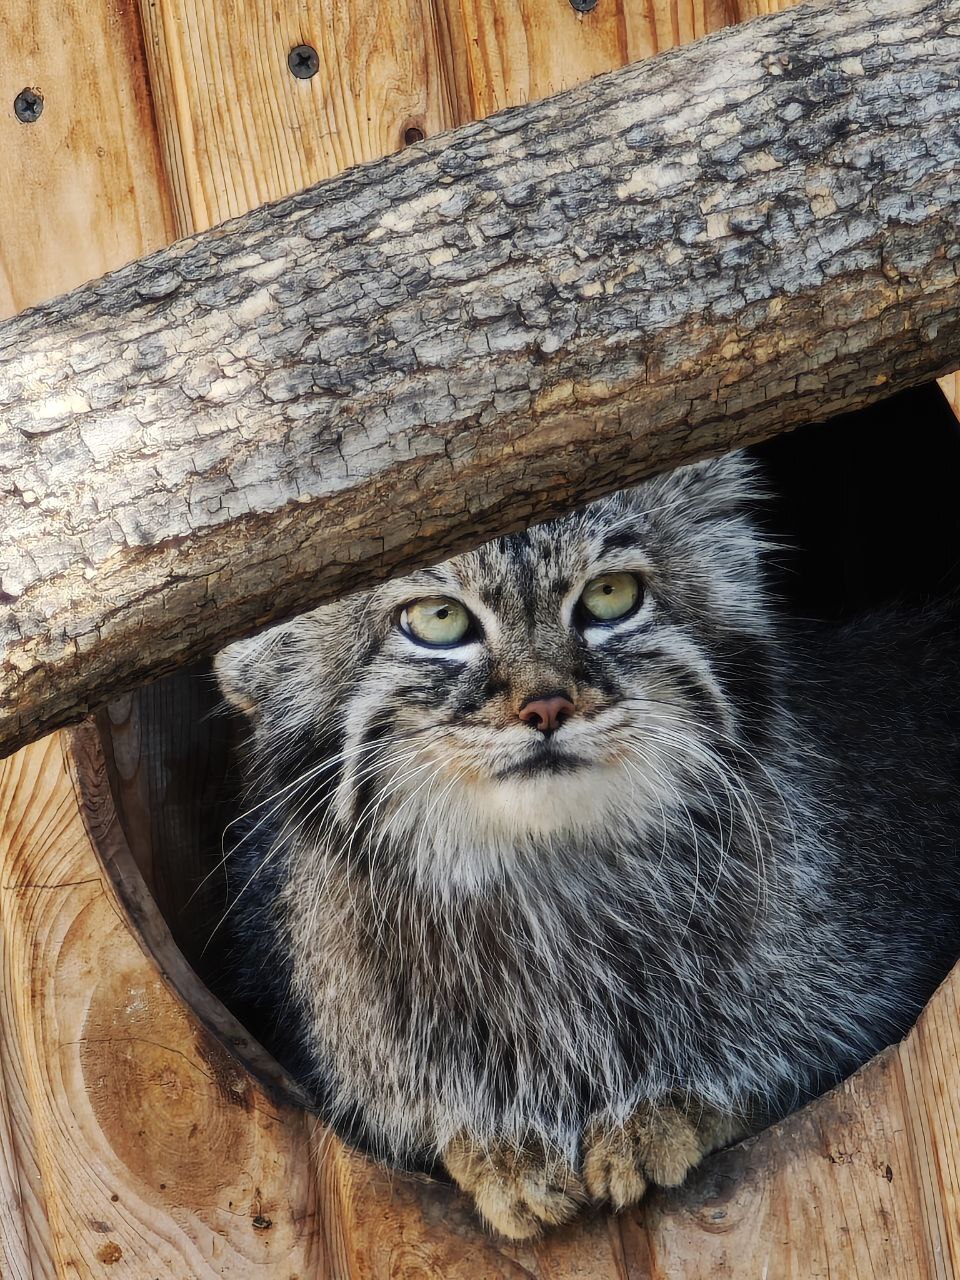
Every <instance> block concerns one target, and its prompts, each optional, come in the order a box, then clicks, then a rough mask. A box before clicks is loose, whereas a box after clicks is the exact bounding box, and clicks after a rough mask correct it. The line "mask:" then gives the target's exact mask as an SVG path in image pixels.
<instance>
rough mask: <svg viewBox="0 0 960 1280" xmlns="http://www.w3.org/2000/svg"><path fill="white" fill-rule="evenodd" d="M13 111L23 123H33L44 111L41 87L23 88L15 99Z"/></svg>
mask: <svg viewBox="0 0 960 1280" xmlns="http://www.w3.org/2000/svg"><path fill="white" fill-rule="evenodd" d="M13 111H14V114H15V115H16V117H17V119H18V120H19V121H20V122H21V124H33V122H34V121H35V120H39V119H40V115H41V113H42V111H43V94H42V93H41V92H40V91H39V89H21V90H20V92H19V93H18V94H17V96H16V97H15V98H14V100H13Z"/></svg>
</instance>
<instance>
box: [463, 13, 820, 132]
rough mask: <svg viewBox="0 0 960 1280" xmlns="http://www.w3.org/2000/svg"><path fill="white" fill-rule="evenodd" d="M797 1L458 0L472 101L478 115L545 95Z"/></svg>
mask: <svg viewBox="0 0 960 1280" xmlns="http://www.w3.org/2000/svg"><path fill="white" fill-rule="evenodd" d="M795 3H796V0H646V2H645V3H635V2H634V0H600V2H599V3H598V4H596V6H595V7H594V8H593V9H591V10H590V11H589V12H588V13H580V12H578V11H577V10H576V9H575V8H574V7H573V5H572V4H570V3H568V0H563V2H562V3H556V4H543V3H542V2H541V0H516V3H514V4H503V3H501V2H500V0H460V3H459V11H460V15H461V19H462V22H463V30H464V36H465V42H464V43H465V47H466V54H467V66H468V70H469V80H468V84H469V92H470V107H471V111H472V114H473V115H474V116H476V117H480V116H486V115H490V113H491V112H493V111H499V110H501V109H502V108H504V107H512V106H516V105H517V104H518V103H522V102H531V101H534V100H535V99H537V98H545V97H547V96H548V95H549V94H553V93H560V92H561V91H563V90H564V89H570V88H572V87H573V86H574V85H578V84H582V83H583V82H584V81H585V80H589V79H590V77H591V76H596V75H600V74H601V73H602V72H604V71H612V70H613V69H614V68H615V67H621V66H624V65H625V64H626V63H628V62H635V61H637V60H638V59H640V58H649V57H652V56H653V55H654V54H657V53H662V52H663V50H665V49H670V48H672V47H673V46H674V45H679V44H687V43H689V42H690V41H691V40H698V39H699V38H700V37H701V36H705V35H707V34H709V33H710V32H711V31H718V30H720V29H721V28H722V27H727V26H730V25H732V24H733V23H736V22H743V21H745V20H746V19H748V18H755V17H759V16H761V15H763V14H769V13H778V12H780V11H781V10H783V9H788V8H790V7H791V6H792V5H793V4H795Z"/></svg>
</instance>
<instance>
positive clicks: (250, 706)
mask: <svg viewBox="0 0 960 1280" xmlns="http://www.w3.org/2000/svg"><path fill="white" fill-rule="evenodd" d="M268 644H269V640H268V637H267V636H265V635H259V636H251V637H250V639H248V640H237V641H235V642H234V643H233V644H230V645H227V647H226V649H221V650H220V652H219V653H218V654H217V656H216V657H215V658H214V660H213V670H214V674H215V675H216V677H217V683H218V684H219V685H220V692H221V693H222V694H223V697H224V700H225V701H226V702H227V703H228V704H229V705H230V706H231V707H232V708H233V709H234V711H239V712H242V714H243V715H245V716H249V717H250V718H251V719H253V720H255V719H257V716H258V710H259V706H260V701H261V698H262V697H263V695H264V693H265V692H266V680H265V675H266V670H265V668H266V665H267V664H266V663H265V661H264V659H265V657H266V651H267V646H268Z"/></svg>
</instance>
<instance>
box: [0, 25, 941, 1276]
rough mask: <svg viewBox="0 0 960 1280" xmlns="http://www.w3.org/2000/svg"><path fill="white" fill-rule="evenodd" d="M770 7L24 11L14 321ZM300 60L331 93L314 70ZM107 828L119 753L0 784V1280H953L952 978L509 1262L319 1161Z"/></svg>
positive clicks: (5, 137)
mask: <svg viewBox="0 0 960 1280" xmlns="http://www.w3.org/2000/svg"><path fill="white" fill-rule="evenodd" d="M771 7H772V8H779V7H784V6H783V5H781V4H779V3H777V2H776V0H774V2H773V3H772V4H767V3H764V0H741V2H738V0H598V3H597V5H596V7H595V8H594V9H593V10H592V12H590V13H587V14H583V15H581V14H578V13H577V12H575V11H574V9H573V8H572V6H571V5H570V3H569V0H381V3H379V4H371V3H369V0H324V3H322V4H321V3H320V2H319V0H222V3H219V2H218V3H217V4H215V5H214V4H210V3H209V2H208V0H140V4H139V5H137V4H135V3H134V0H82V2H81V0H58V3H57V4H56V5H53V4H49V3H48V4H40V5H37V4H36V3H34V2H33V0H4V5H3V8H2V11H0V157H2V164H0V314H8V313H10V312H12V311H14V310H18V309H21V308H23V307H26V306H28V305H29V304H31V303H32V302H36V301H39V300H41V299H43V298H46V297H49V296H52V295H54V294H56V293H58V292H61V291H63V290H65V289H67V288H70V287H71V286H72V285H74V284H76V283H78V282H79V281H81V280H82V279H85V278H89V277H93V276H97V275H99V274H101V273H103V272H104V271H106V270H109V269H110V268H112V267H115V266H117V265H119V264H120V263H122V262H124V261H127V260H128V259H131V258H134V257H137V256H139V255H140V254H142V253H145V252H147V251H148V250H149V249H151V248H154V247H155V246H157V245H159V244H161V243H164V242H165V241H167V240H169V239H171V238H172V237H173V236H174V235H175V234H183V233H186V232H188V231H191V230H195V229H201V228H204V227H207V226H209V225H211V224H212V223H215V222H217V221H220V220H222V219H224V218H226V217H229V216H231V215H234V214H238V213H241V212H243V211H244V210H246V209H248V208H250V207H251V206H253V205H255V204H257V203H260V202H262V201H264V200H268V199H273V198H276V197H279V196H281V195H284V194H286V193H287V192H289V191H292V190H294V189H296V188H299V187H301V186H303V185H306V184H308V183H310V182H313V181H316V180H318V179H320V178H323V177H325V176H328V175H329V174H331V173H334V172H337V171H338V170H340V169H342V168H344V167H345V166H347V165H350V164H353V163H356V162H358V161H362V160H366V159H371V158H374V157H376V156H379V155H381V154H383V153H384V152H387V151H390V150H392V149H394V148H396V147H399V146H402V145H405V142H406V141H407V139H410V138H415V137H416V136H417V131H419V132H420V133H422V134H432V133H434V132H436V131H437V130H440V129H443V128H446V127H449V126H453V125H456V124H458V123H461V122H463V121H465V120H468V119H470V118H473V117H475V116H477V115H480V114H484V113H486V112H488V111H491V110H495V109H497V108H499V107H502V106H506V105H509V104H510V103H513V102H517V101H522V100H524V99H526V98H530V97H536V96H541V95H543V94H545V93H549V92H553V91H555V90H558V89H560V88H563V87H565V86H567V85H569V84H572V83H574V82H576V81H578V80H581V79H584V78H586V77H588V76H590V75H593V74H596V73H598V72H600V71H603V70H605V69H607V68H609V67H612V66H615V65H619V64H620V63H622V62H623V61H626V60H629V59H633V58H638V57H642V56H645V55H647V54H651V53H654V52H656V51H657V50H659V49H661V48H664V47H667V46H668V45H670V44H674V43H677V42H679V41H683V40H687V39H692V38H694V37H696V36H698V35H700V34H702V33H704V32H705V31H708V30H711V29H714V28H716V27H718V26H721V25H723V24H724V23H727V22H731V21H736V20H740V19H743V18H748V17H752V16H754V15H755V14H757V13H759V12H766V11H768V9H769V8H771ZM301 43H305V44H309V45H311V46H312V47H313V48H314V49H315V50H316V51H317V55H318V62H319V66H318V71H317V74H316V75H315V76H313V77H312V78H309V79H297V78H295V77H294V76H293V75H292V74H291V73H290V72H289V70H288V68H287V62H286V59H287V54H288V51H289V50H290V49H291V48H292V47H293V46H295V45H298V44H301ZM25 87H31V88H36V89H38V90H39V91H40V92H41V93H42V96H43V100H44V110H43V113H42V115H41V117H40V118H39V119H38V120H37V121H36V122H35V123H33V124H23V123H21V122H20V121H19V120H17V118H16V116H15V115H14V113H13V111H12V109H11V108H12V103H13V101H14V98H15V96H16V94H17V93H18V92H19V91H20V90H21V89H23V88H25ZM83 768H86V771H87V787H86V795H87V801H86V809H85V812H84V811H82V806H81V801H80V799H79V793H78V790H77V784H76V776H77V771H78V769H83ZM91 778H93V780H94V785H93V794H94V795H97V794H99V797H100V799H99V801H97V802H91V801H90V794H91V789H90V779H91ZM97 787H99V788H100V791H99V793H98V792H97ZM91 830H92V831H94V832H95V833H96V834H97V835H98V838H101V839H107V838H108V837H109V838H110V839H116V838H118V836H117V830H116V825H115V818H113V817H112V809H111V806H110V801H109V795H108V794H107V791H106V787H105V780H104V776H103V773H102V768H101V766H100V764H99V762H97V761H95V760H94V761H91V760H87V761H86V764H84V761H83V759H82V758H78V756H77V752H76V750H72V749H68V744H67V739H66V738H64V737H55V738H51V739H48V740H46V741H45V742H41V743H37V744H35V745H34V746H32V747H30V748H28V749H26V750H25V751H23V752H21V753H20V754H19V755H18V756H16V757H14V758H13V759H11V760H9V761H7V762H5V763H4V764H3V765H2V767H0V935H2V942H0V1088H2V1091H0V1198H2V1206H0V1207H2V1213H0V1276H2V1278H3V1280H7V1278H8V1277H9V1278H10V1280H28V1278H29V1280H35V1278H37V1277H42V1278H43V1280H47V1278H51V1280H52V1278H53V1277H68V1276H69V1277H93V1276H97V1277H102V1276H104V1275H109V1276H112V1277H113V1276H115V1277H118V1280H119V1278H129V1280H153V1278H157V1280H159V1278H160V1277H163V1278H164V1280H166V1278H168V1277H169V1278H170V1280H174V1278H177V1280H184V1278H185V1277H190V1278H191V1280H192V1278H193V1277H203V1278H207V1277H210V1278H212V1277H220V1276H226V1277H238V1278H239V1277H244V1278H246V1277H251V1278H252V1280H257V1278H260V1277H262V1278H263V1280H268V1278H269V1280H273V1278H276V1280H308V1277H309V1278H310V1280H313V1278H314V1277H318V1278H325V1277H336V1278H337V1280H340V1278H341V1277H350V1278H351V1280H366V1278H367V1277H371V1278H372V1277H377V1278H378V1280H379V1278H380V1277H384V1278H386V1277H405V1276H417V1277H422V1278H423V1280H432V1278H433V1277H436V1278H437V1280H439V1278H440V1277H443V1278H445V1280H446V1278H458V1277H462V1278H463V1280H468V1278H469V1280H484V1278H485V1277H491V1278H493V1277H503V1278H506V1277H510V1278H511V1280H513V1278H516V1277H521V1276H525V1277H543V1278H544V1280H546V1278H547V1277H550V1278H551V1280H565V1278H566V1277H570V1278H572V1277H574V1276H579V1277H584V1278H587V1277H589V1280H606V1278H607V1277H609V1278H610V1280H613V1278H614V1277H616V1278H617V1280H641V1277H642V1278H644V1280H647V1278H648V1277H655V1276H656V1277H661V1276H669V1277H671V1278H672V1280H685V1278H686V1277H690V1278H691V1280H692V1278H693V1277H697V1280H702V1278H705V1277H713V1276H717V1277H720V1276H731V1277H734V1276H743V1277H759V1276H761V1275H768V1276H770V1277H781V1276H788V1275H794V1276H797V1277H801V1278H803V1280H805V1278H807V1277H809V1278H811V1280H812V1278H813V1277H816V1276H827V1275H829V1276H831V1277H833V1278H834V1280H843V1278H845V1277H860V1276H867V1275H871V1276H875V1275H884V1276H897V1277H901V1276H902V1277H914V1276H917V1277H920V1276H923V1277H928V1276H930V1277H933V1276H937V1277H947V1276H952V1275H954V1274H956V1260H957V1256H958V1251H960V1240H958V1226H957V1223H958V1221H960V1213H958V1207H960V1206H958V1201H957V1190H956V1183H957V1178H956V1170H957V1161H958V1152H957V1150H956V1137H955V1135H956V1133H957V1131H958V1125H957V1123H956V1120H957V1117H955V1116H954V1115H953V1099H954V1098H956V1097H957V1096H960V1095H958V1087H957V1086H958V1084H960V1080H958V1078H957V1077H958V1067H957V1054H956V1052H955V1050H956V1044H955V1037H956V1032H955V1026H956V1020H955V1006H956V991H955V990H954V989H953V987H951V988H949V989H948V990H947V991H946V992H945V993H944V995H943V997H942V1000H941V1003H940V1004H939V1005H938V1006H937V1007H936V1008H935V1009H934V1010H932V1011H931V1013H930V1014H929V1015H928V1016H927V1019H926V1020H925V1022H924V1024H923V1027H922V1028H921V1030H920V1031H919V1032H918V1033H917V1034H915V1035H914V1036H913V1037H912V1039H911V1041H910V1042H909V1043H908V1045H907V1046H906V1047H905V1048H904V1049H902V1050H900V1051H899V1052H895V1053H892V1054H889V1055H887V1056H886V1057H885V1058H884V1059H883V1060H882V1061H881V1062H880V1063H878V1064H875V1065H874V1067H872V1068H871V1070H870V1072H869V1073H868V1074H867V1075H865V1076H862V1077H860V1078H858V1080H855V1081H854V1082H851V1083H850V1084H849V1085H847V1086H846V1087H845V1088H844V1089H843V1090H841V1091H840V1092H839V1093H838V1094H837V1095H836V1096H835V1097H834V1098H832V1099H831V1100H829V1101H828V1102H827V1103H825V1104H824V1105H823V1106H822V1107H821V1108H820V1109H818V1110H817V1111H816V1112H815V1113H811V1114H808V1115H805V1116H802V1117H799V1118H798V1119H796V1120H794V1121H791V1122H790V1123H789V1124H788V1125H787V1126H784V1127H782V1128H781V1130H779V1131H777V1132H774V1133H771V1134H768V1135H766V1136H765V1137H764V1138H762V1139H761V1140H760V1141H759V1142H757V1143H755V1144H753V1145H752V1146H750V1147H748V1148H746V1149H740V1150H738V1151H735V1152H733V1153H730V1154H729V1155H725V1156H723V1157H722V1158H721V1159H720V1160H719V1161H715V1162H713V1163H712V1164H711V1166H710V1168H709V1169H708V1170H707V1171H706V1173H705V1175H704V1178H703V1179H701V1180H700V1181H699V1182H698V1183H697V1184H696V1185H695V1186H694V1187H693V1188H691V1189H690V1190H689V1191H688V1192H687V1193H685V1195H684V1196H682V1197H674V1198H673V1199H672V1200H669V1199H664V1200H662V1201H659V1202H657V1203H656V1204H655V1205H653V1206H651V1207H650V1208H649V1209H648V1211H647V1212H646V1213H644V1214H641V1213H633V1214H626V1215H623V1216H622V1217H621V1218H619V1219H611V1220H610V1221H606V1220H604V1219H601V1218H596V1219H593V1220H592V1221H590V1222H588V1223H587V1224H586V1225H584V1226H582V1227H579V1228H577V1229H573V1230H568V1231H565V1232H561V1233H558V1234H556V1235H554V1236H551V1237H548V1238H547V1239H546V1240H545V1241H543V1242H540V1243H538V1244H536V1245H531V1246H527V1247H525V1248H523V1249H517V1248H501V1247H499V1246H498V1245H497V1244H496V1243H494V1242H492V1241H490V1240H489V1239H487V1238H486V1237H484V1236H483V1235H482V1234H481V1233H479V1232H478V1231H477V1229H476V1226H475V1224H474V1222H473V1219H472V1217H471V1216H470V1214H469V1212H468V1210H467V1208H466V1206H465V1205H464V1204H463V1203H462V1201H460V1200H459V1199H458V1198H457V1197H455V1196H452V1195H451V1194H450V1193H449V1192H447V1191H446V1190H444V1189H442V1188H436V1187H429V1186H425V1185H422V1184H418V1183H415V1182H412V1181H407V1180H402V1179H401V1180H398V1179H392V1178H390V1177H388V1176H387V1175H385V1174H384V1173H383V1172H382V1171H379V1170H377V1169H374V1168H372V1167H371V1166H368V1165H367V1164H365V1163H364V1162H363V1161H361V1160H358V1159H357V1158H356V1157H354V1156H352V1155H350V1154H349V1153H346V1152H344V1151H343V1150H342V1149H340V1148H339V1147H338V1146H337V1145H336V1144H335V1143H331V1142H326V1141H323V1142H321V1143H320V1144H319V1148H320V1149H319V1151H318V1152H316V1153H313V1154H312V1153H311V1149H310V1148H311V1142H310V1132H311V1129H312V1124H311V1122H310V1121H309V1120H308V1119H306V1118H305V1117H303V1116H302V1115H300V1114H299V1113H297V1112H296V1111H295V1110H293V1109H292V1108H284V1107H276V1106H274V1105H273V1104H272V1103H271V1102H270V1100H269V1099H268V1098H267V1097H266V1095H265V1094H263V1092H262V1091H260V1090H259V1089H258V1088H256V1087H255V1086H254V1085H253V1084H252V1083H251V1082H249V1081H245V1080H243V1079H242V1078H240V1077H238V1076H236V1074H235V1073H233V1072H232V1069H231V1068H230V1065H229V1063H228V1062H226V1061H225V1060H224V1059H223V1057H222V1055H219V1056H218V1054H217V1051H216V1049H215V1048H214V1047H213V1046H212V1044H211V1043H210V1042H209V1039H208V1038H205V1037H204V1035H203V1033H202V1031H200V1029H199V1028H198V1027H197V1025H196V1024H195V1023H194V1021H193V1020H192V1018H191V1017H190V1016H189V1015H188V1014H187V1013H186V1012H185V1011H184V1010H183V1008H182V1007H181V1006H180V1005H179V1003H178V1002H177V1001H176V999H175V998H174V997H173V996H172V995H171V994H170V992H169V991H168V990H167V988H166V987H165V985H164V983H163V981H162V980H161V976H160V974H159V972H158V970H157V969H156V967H155V966H154V964H153V962H152V961H151V960H150V959H148V958H147V957H146V956H145V955H144V954H143V953H142V952H141V951H140V950H139V948H138V947H137V945H136V943H135V941H134V939H133V937H132V936H131V934H130V933H129V931H128V929H127V925H126V922H125V920H124V919H123V916H122V913H121V911H120V908H119V905H118V903H117V900H116V898H115V896H114V894H113V892H112V889H111V887H110V885H109V884H107V883H106V882H105V880H104V878H103V876H102V874H101V872H100V869H99V864H98V862H97V859H96V857H95V854H94V850H93V846H92V843H91ZM109 833H112V834H109ZM314 1155H315V1156H316V1158H314Z"/></svg>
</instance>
